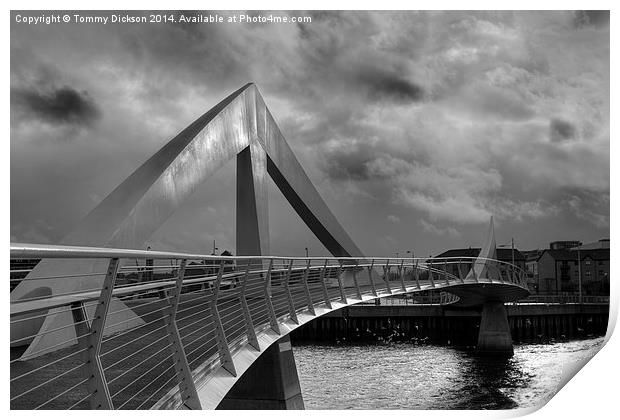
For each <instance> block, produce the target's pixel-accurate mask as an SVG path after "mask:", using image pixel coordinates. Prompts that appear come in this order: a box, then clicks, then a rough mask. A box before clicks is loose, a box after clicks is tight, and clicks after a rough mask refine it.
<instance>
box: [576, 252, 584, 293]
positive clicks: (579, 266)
mask: <svg viewBox="0 0 620 420" xmlns="http://www.w3.org/2000/svg"><path fill="white" fill-rule="evenodd" d="M577 267H578V270H577V273H578V274H577V275H578V276H579V278H578V279H577V282H578V283H579V304H582V303H583V296H582V295H581V246H578V247H577Z"/></svg>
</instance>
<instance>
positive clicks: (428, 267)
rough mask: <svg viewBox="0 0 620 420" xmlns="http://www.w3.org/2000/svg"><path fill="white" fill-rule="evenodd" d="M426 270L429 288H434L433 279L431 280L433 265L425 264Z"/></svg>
mask: <svg viewBox="0 0 620 420" xmlns="http://www.w3.org/2000/svg"><path fill="white" fill-rule="evenodd" d="M426 269H427V270H428V280H429V281H430V282H431V287H432V288H433V289H434V288H435V279H434V278H433V263H427V264H426Z"/></svg>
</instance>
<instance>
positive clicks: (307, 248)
mask: <svg viewBox="0 0 620 420" xmlns="http://www.w3.org/2000/svg"><path fill="white" fill-rule="evenodd" d="M305 250H306V258H308V247H306V248H305Z"/></svg>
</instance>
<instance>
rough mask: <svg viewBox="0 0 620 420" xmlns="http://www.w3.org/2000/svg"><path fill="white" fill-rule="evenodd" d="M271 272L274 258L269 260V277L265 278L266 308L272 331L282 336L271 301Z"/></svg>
mask: <svg viewBox="0 0 620 420" xmlns="http://www.w3.org/2000/svg"><path fill="white" fill-rule="evenodd" d="M271 270H273V258H271V259H269V267H268V268H267V275H266V276H265V306H266V307H267V313H268V314H269V325H270V326H271V329H272V330H274V331H275V332H276V333H278V334H280V326H279V325H278V318H277V317H276V311H275V310H274V309H273V302H272V301H271Z"/></svg>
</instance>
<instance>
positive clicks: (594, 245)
mask: <svg viewBox="0 0 620 420" xmlns="http://www.w3.org/2000/svg"><path fill="white" fill-rule="evenodd" d="M575 248H576V247H575ZM579 249H609V239H599V240H598V241H596V242H590V243H589V244H583V245H581V246H579Z"/></svg>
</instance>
